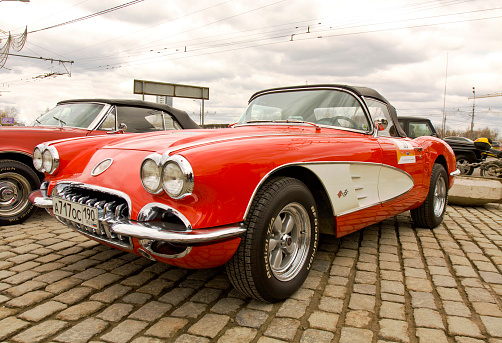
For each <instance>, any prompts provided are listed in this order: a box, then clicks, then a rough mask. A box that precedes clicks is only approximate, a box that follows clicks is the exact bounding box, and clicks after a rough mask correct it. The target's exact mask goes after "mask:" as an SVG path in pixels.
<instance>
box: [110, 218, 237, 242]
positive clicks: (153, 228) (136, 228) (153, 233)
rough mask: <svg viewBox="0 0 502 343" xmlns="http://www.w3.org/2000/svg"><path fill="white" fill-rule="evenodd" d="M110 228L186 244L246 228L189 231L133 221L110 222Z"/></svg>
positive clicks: (234, 226) (158, 239) (234, 235)
mask: <svg viewBox="0 0 502 343" xmlns="http://www.w3.org/2000/svg"><path fill="white" fill-rule="evenodd" d="M110 229H111V230H112V231H113V232H115V233H116V234H118V235H123V236H129V237H136V238H140V239H151V240H156V241H163V242H169V243H178V244H187V245H188V244H199V243H209V242H213V241H219V240H222V239H227V238H233V237H237V236H240V235H242V234H243V233H244V232H246V229H245V228H243V227H242V225H241V224H234V225H224V226H218V227H214V228H210V229H197V230H192V231H191V232H177V231H168V230H169V223H164V222H149V223H145V222H133V221H130V222H120V223H115V224H112V226H111V227H110Z"/></svg>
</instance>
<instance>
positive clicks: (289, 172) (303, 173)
mask: <svg viewBox="0 0 502 343" xmlns="http://www.w3.org/2000/svg"><path fill="white" fill-rule="evenodd" d="M278 176H284V177H291V178H294V179H297V180H299V181H301V182H303V183H304V184H305V185H306V186H307V188H308V189H309V190H310V192H311V193H312V196H313V197H314V200H315V203H316V206H317V211H318V215H319V229H320V232H321V233H325V234H330V235H335V234H336V223H335V217H334V211H333V208H332V206H331V201H330V199H329V196H328V193H327V191H326V189H325V188H324V186H323V184H322V182H321V180H320V179H319V178H318V176H317V175H315V174H314V172H312V171H311V170H309V169H307V168H305V167H303V166H300V165H288V166H283V167H280V168H278V169H276V170H274V171H272V172H271V173H269V174H268V175H267V176H266V177H265V178H263V180H261V182H260V184H259V186H258V187H257V188H256V190H255V192H254V194H253V198H252V199H250V202H249V204H251V203H252V202H253V200H254V198H255V196H256V193H257V191H258V189H260V187H262V185H263V184H264V183H265V182H266V181H268V180H270V179H271V178H273V177H278ZM248 210H249V206H248ZM248 210H247V211H246V216H247V214H248Z"/></svg>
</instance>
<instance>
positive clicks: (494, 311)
mask: <svg viewBox="0 0 502 343" xmlns="http://www.w3.org/2000/svg"><path fill="white" fill-rule="evenodd" d="M323 238H326V237H323ZM338 243H340V244H339V245H338ZM319 252H320V253H319V255H318V256H317V260H316V262H315V267H314V270H313V271H312V272H311V273H310V276H309V277H308V279H307V281H306V282H305V284H304V285H303V288H302V289H301V290H300V291H299V292H298V293H297V294H295V295H294V296H293V297H291V298H290V299H288V300H286V301H285V302H282V303H278V304H265V303H260V302H257V301H254V300H250V299H247V298H245V297H243V296H242V295H241V294H240V293H238V292H237V291H235V290H234V289H233V288H232V286H231V284H230V282H229V281H228V278H227V277H226V275H225V273H224V268H218V269H211V270H198V271H197V270H183V269H179V268H175V267H170V266H167V265H164V264H160V263H154V262H152V261H150V260H147V259H145V258H142V257H138V256H135V255H132V254H126V253H122V252H120V251H117V250H113V249H111V248H107V247H105V246H101V245H99V244H97V243H95V242H93V241H91V240H88V239H87V238H85V237H83V236H81V235H80V234H78V233H75V232H74V231H72V230H70V229H68V228H66V227H65V226H63V225H61V224H59V223H58V222H56V221H55V220H54V219H52V218H51V217H50V216H49V215H47V214H46V213H45V212H42V211H39V212H37V214H36V215H35V216H34V217H33V218H32V219H30V220H29V221H27V222H26V223H24V224H22V225H17V226H10V227H3V228H0V305H1V308H0V341H7V342H71V343H78V342H112V343H121V342H134V343H143V342H166V341H172V342H210V341H214V342H278V341H287V342H293V341H294V342H313V343H322V342H343V343H345V342H378V343H383V342H435V343H436V342H440V343H441V342H451V343H453V342H458V343H474V342H490V343H500V342H502V206H500V205H487V206H485V207H479V208H472V207H465V208H463V207H453V206H449V207H448V211H447V216H446V217H445V221H444V223H443V224H442V225H441V226H440V227H438V228H436V229H434V230H425V229H414V228H413V227H412V225H411V221H410V217H409V214H408V213H405V214H402V215H400V216H397V217H395V218H392V219H389V220H386V221H384V222H381V223H379V224H378V225H373V226H371V227H368V228H366V229H364V230H361V231H360V232H357V233H355V234H351V235H349V236H347V237H344V238H343V239H342V240H341V241H340V242H337V241H335V240H333V239H330V238H329V237H328V239H325V240H324V242H323V243H322V245H321V247H320V251H319Z"/></svg>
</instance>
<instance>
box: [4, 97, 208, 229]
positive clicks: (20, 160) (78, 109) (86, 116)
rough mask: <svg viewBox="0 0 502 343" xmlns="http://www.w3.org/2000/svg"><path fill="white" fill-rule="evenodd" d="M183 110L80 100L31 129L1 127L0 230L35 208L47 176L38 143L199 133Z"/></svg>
mask: <svg viewBox="0 0 502 343" xmlns="http://www.w3.org/2000/svg"><path fill="white" fill-rule="evenodd" d="M198 127H199V126H198V125H197V124H196V123H195V122H194V121H193V120H191V119H190V117H189V116H188V115H187V114H186V113H185V112H183V111H180V110H177V109H175V108H172V107H170V106H167V105H161V104H156V103H153V102H147V101H139V100H115V99H77V100H65V101H60V102H58V104H57V106H56V107H54V108H53V109H52V110H50V111H48V112H46V113H44V114H43V115H42V116H40V117H39V118H37V119H36V120H35V122H34V123H33V124H32V125H30V126H12V127H8V126H2V127H0V226H2V225H11V224H19V223H21V222H23V221H25V220H26V219H28V218H29V217H30V216H31V215H32V214H33V212H34V210H35V209H36V207H34V206H33V205H32V204H31V203H30V202H29V201H28V195H29V194H30V192H32V191H33V190H35V189H38V188H39V187H40V182H41V181H42V180H43V177H44V175H43V174H41V173H39V172H37V171H36V170H35V169H34V168H33V163H32V152H33V149H34V148H35V146H36V145H37V144H40V143H42V142H46V141H49V140H56V139H66V138H71V137H82V136H94V135H105V134H108V133H124V132H127V133H135V132H150V131H160V130H177V129H196V128H198Z"/></svg>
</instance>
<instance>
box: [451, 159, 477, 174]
mask: <svg viewBox="0 0 502 343" xmlns="http://www.w3.org/2000/svg"><path fill="white" fill-rule="evenodd" d="M456 158H457V169H458V170H460V173H461V174H463V175H472V173H473V172H474V167H470V166H469V164H471V163H474V162H475V161H473V159H472V158H471V157H469V156H467V155H458V156H456Z"/></svg>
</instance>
